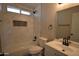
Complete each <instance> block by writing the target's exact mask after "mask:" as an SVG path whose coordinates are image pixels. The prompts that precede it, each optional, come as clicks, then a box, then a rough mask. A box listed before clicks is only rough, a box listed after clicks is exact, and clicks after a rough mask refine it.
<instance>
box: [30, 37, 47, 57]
mask: <svg viewBox="0 0 79 59" xmlns="http://www.w3.org/2000/svg"><path fill="white" fill-rule="evenodd" d="M47 41H48V39H46V38H44V37H39V40H38V45H34V46H31V47H30V48H29V54H30V55H32V56H34V55H35V56H41V55H43V50H44V47H45V43H47Z"/></svg>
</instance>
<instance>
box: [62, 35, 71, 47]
mask: <svg viewBox="0 0 79 59" xmlns="http://www.w3.org/2000/svg"><path fill="white" fill-rule="evenodd" d="M72 35H73V34H70V36H67V37H64V38H63V45H66V46H69V40H70V38H71V36H72Z"/></svg>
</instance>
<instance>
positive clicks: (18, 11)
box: [7, 7, 20, 13]
mask: <svg viewBox="0 0 79 59" xmlns="http://www.w3.org/2000/svg"><path fill="white" fill-rule="evenodd" d="M7 11H8V12H14V13H20V9H18V8H13V7H7Z"/></svg>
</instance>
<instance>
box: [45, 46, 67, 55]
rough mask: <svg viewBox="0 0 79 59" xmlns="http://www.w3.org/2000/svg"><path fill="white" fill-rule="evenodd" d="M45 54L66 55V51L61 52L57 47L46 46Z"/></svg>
mask: <svg viewBox="0 0 79 59" xmlns="http://www.w3.org/2000/svg"><path fill="white" fill-rule="evenodd" d="M45 56H66V55H65V54H64V53H61V52H59V51H57V50H56V49H54V48H52V47H50V46H47V45H46V46H45Z"/></svg>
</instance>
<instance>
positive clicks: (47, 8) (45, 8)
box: [40, 3, 56, 40]
mask: <svg viewBox="0 0 79 59" xmlns="http://www.w3.org/2000/svg"><path fill="white" fill-rule="evenodd" d="M55 18H56V4H51V3H47V4H46V3H44V4H42V5H41V20H40V25H41V28H40V35H41V36H42V37H46V38H47V39H49V40H53V38H55V26H56V23H55V22H56V20H55ZM49 25H52V26H53V27H52V28H53V29H52V30H49V29H48V26H49Z"/></svg>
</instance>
